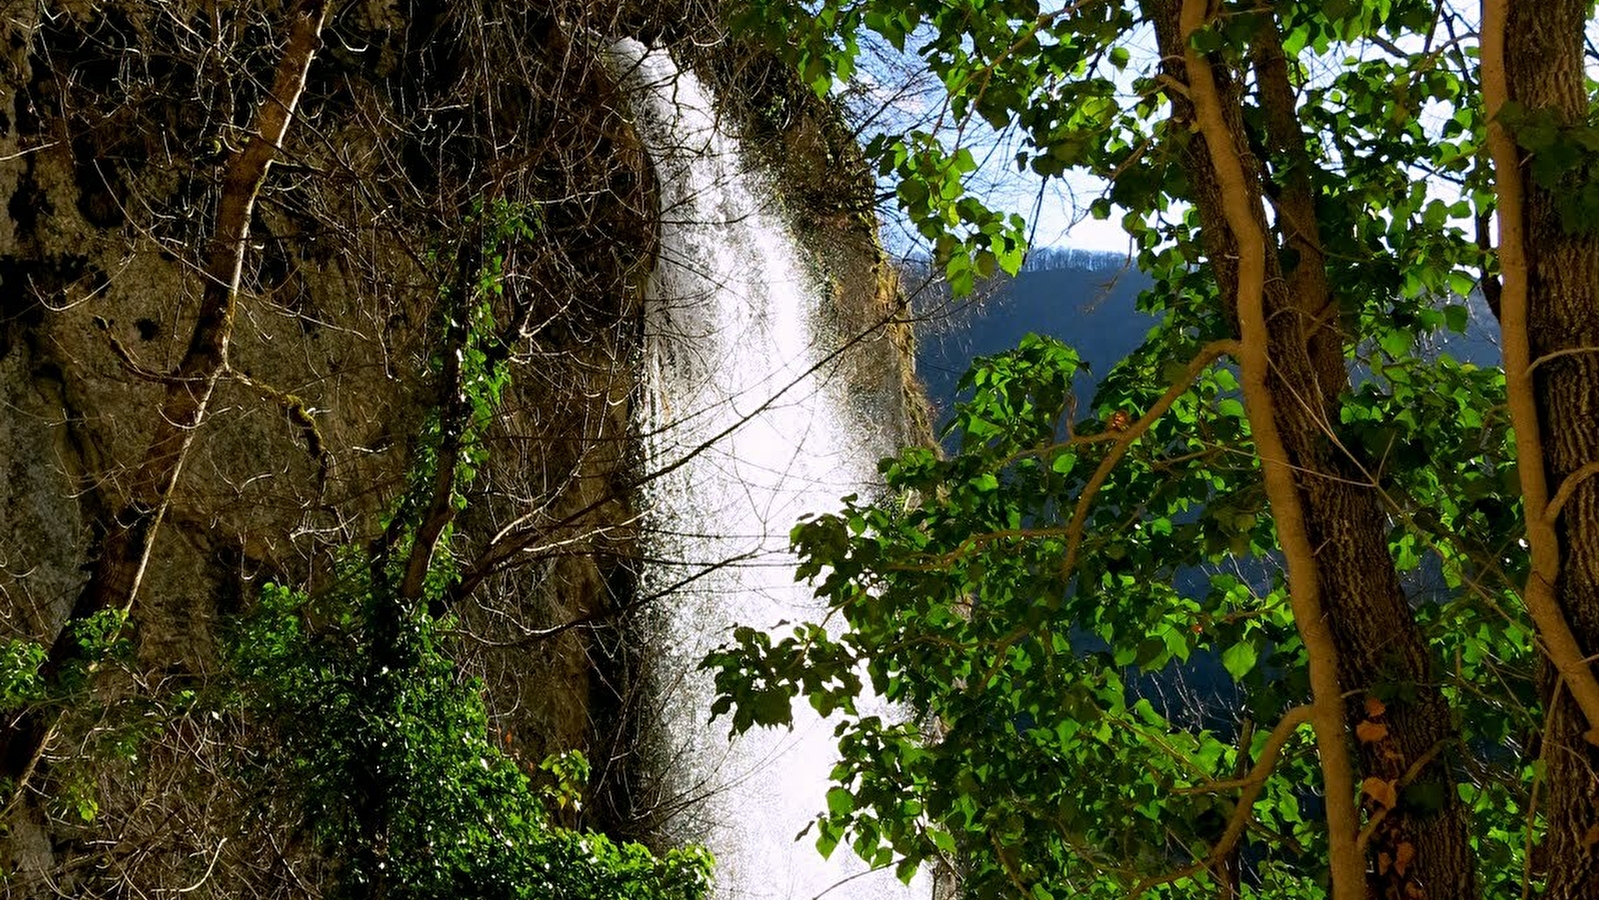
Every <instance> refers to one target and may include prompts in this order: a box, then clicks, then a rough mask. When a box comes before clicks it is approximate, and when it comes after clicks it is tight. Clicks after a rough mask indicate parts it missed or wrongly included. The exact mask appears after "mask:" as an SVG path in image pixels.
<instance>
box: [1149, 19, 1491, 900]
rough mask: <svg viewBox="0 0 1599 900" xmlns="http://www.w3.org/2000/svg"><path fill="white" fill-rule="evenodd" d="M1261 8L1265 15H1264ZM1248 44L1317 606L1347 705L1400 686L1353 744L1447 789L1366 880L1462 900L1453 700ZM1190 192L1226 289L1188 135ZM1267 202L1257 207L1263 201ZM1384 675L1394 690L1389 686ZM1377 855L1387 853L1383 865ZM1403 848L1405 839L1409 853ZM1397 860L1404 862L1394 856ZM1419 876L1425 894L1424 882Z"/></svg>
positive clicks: (1267, 48) (1462, 814)
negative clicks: (1371, 733) (1404, 576)
mask: <svg viewBox="0 0 1599 900" xmlns="http://www.w3.org/2000/svg"><path fill="white" fill-rule="evenodd" d="M1180 5H1181V4H1180V3H1178V2H1175V0H1162V2H1152V3H1150V4H1148V8H1149V10H1150V13H1151V18H1152V19H1153V21H1154V22H1155V25H1156V30H1157V33H1158V35H1159V38H1160V42H1161V49H1162V55H1163V57H1164V59H1165V61H1166V62H1165V74H1166V75H1167V76H1169V77H1170V78H1172V79H1174V80H1175V81H1176V82H1178V83H1186V82H1187V73H1186V71H1185V68H1184V66H1183V64H1182V58H1183V50H1184V48H1183V46H1182V44H1181V42H1180V40H1179V38H1178V30H1177V24H1176V23H1177V8H1178V7H1179V6H1180ZM1263 18H1264V17H1263ZM1263 31H1266V32H1267V33H1266V34H1264V35H1263V39H1262V40H1261V41H1260V42H1259V46H1258V47H1257V48H1256V54H1255V59H1254V67H1255V69H1256V74H1257V81H1258V83H1259V88H1258V89H1259V91H1260V97H1259V102H1260V103H1261V106H1262V109H1263V111H1264V112H1265V114H1266V115H1265V117H1264V121H1265V123H1266V127H1267V129H1268V132H1269V133H1268V134H1267V135H1266V145H1267V147H1269V148H1270V149H1271V150H1272V151H1273V152H1274V153H1276V154H1279V155H1281V157H1282V159H1281V160H1279V162H1281V161H1286V162H1287V166H1286V167H1285V168H1284V171H1285V172H1287V173H1288V174H1286V175H1283V176H1280V177H1281V181H1282V182H1283V183H1281V184H1279V185H1277V187H1278V188H1279V189H1280V199H1279V210H1278V216H1277V224H1276V227H1277V231H1278V232H1279V239H1280V240H1281V242H1282V244H1283V245H1284V246H1287V247H1290V248H1292V249H1294V250H1295V251H1296V252H1297V254H1298V259H1299V263H1298V265H1297V266H1295V267H1294V268H1293V269H1292V270H1291V271H1284V269H1283V266H1282V263H1281V261H1280V258H1279V256H1278V253H1277V251H1278V247H1277V246H1275V243H1276V242H1270V243H1272V244H1274V246H1270V247H1268V248H1267V254H1266V255H1267V272H1266V278H1265V285H1266V286H1265V297H1264V302H1265V307H1266V316H1267V319H1268V321H1269V322H1270V323H1271V328H1270V338H1269V340H1270V356H1271V361H1272V364H1273V371H1272V373H1271V378H1270V381H1269V384H1270V387H1271V390H1272V393H1273V394H1274V395H1275V396H1277V397H1278V398H1280V401H1279V403H1278V405H1277V415H1276V420H1277V425H1278V429H1279V431H1280V432H1281V435H1282V440H1283V443H1284V445H1285V449H1286V451H1287V453H1288V456H1289V461H1290V463H1291V464H1292V465H1293V466H1294V468H1295V470H1296V471H1297V472H1298V473H1299V477H1298V479H1297V481H1298V485H1297V486H1298V489H1299V492H1300V497H1301V504H1302V506H1303V508H1304V511H1305V519H1306V526H1307V530H1308V531H1309V532H1310V539H1311V544H1312V546H1314V547H1315V548H1316V554H1315V558H1316V563H1317V570H1318V572H1319V573H1320V574H1319V582H1320V591H1321V596H1322V607H1323V609H1324V610H1325V612H1326V615H1327V617H1328V622H1329V624H1330V626H1331V629H1332V633H1333V638H1334V642H1335V644H1336V646H1337V652H1338V657H1339V658H1338V666H1339V676H1340V680H1341V684H1342V687H1343V690H1344V693H1345V695H1346V696H1347V697H1348V698H1349V711H1348V719H1349V721H1350V722H1358V721H1360V720H1361V719H1362V718H1364V717H1365V716H1366V715H1367V713H1366V711H1365V709H1364V702H1365V699H1366V698H1367V697H1368V696H1370V695H1372V694H1373V693H1375V692H1378V691H1382V692H1383V693H1384V695H1385V696H1394V695H1400V696H1403V697H1404V698H1405V699H1404V700H1403V701H1400V700H1393V701H1391V702H1390V703H1389V704H1388V705H1387V709H1386V711H1385V724H1387V725H1388V728H1389V737H1388V738H1387V739H1386V740H1384V741H1382V742H1381V743H1380V744H1377V743H1372V744H1363V745H1361V747H1360V764H1361V768H1362V773H1363V775H1364V776H1366V777H1370V776H1377V777H1380V778H1383V779H1385V780H1393V781H1398V780H1400V779H1401V777H1402V776H1403V775H1404V774H1405V773H1406V771H1407V770H1408V769H1409V768H1410V767H1411V766H1412V765H1415V764H1416V763H1417V762H1418V761H1421V760H1423V759H1425V760H1427V762H1425V764H1423V765H1422V766H1421V768H1420V770H1419V773H1418V774H1417V777H1416V778H1415V781H1414V782H1413V783H1427V782H1437V783H1439V784H1440V785H1441V786H1442V787H1443V788H1444V789H1443V790H1441V791H1432V792H1428V793H1430V794H1432V795H1434V796H1442V797H1444V798H1445V805H1444V806H1443V808H1441V809H1423V808H1419V807H1415V806H1411V805H1408V804H1406V803H1405V802H1404V801H1403V800H1401V802H1400V804H1399V806H1398V807H1397V808H1395V809H1392V810H1390V811H1388V812H1387V813H1386V814H1385V816H1384V818H1383V821H1382V823H1381V824H1380V826H1379V827H1378V828H1376V829H1375V830H1374V831H1373V833H1372V835H1371V837H1370V839H1369V841H1368V843H1367V845H1366V851H1367V855H1368V859H1369V860H1370V861H1371V863H1370V877H1369V881H1368V892H1369V893H1370V894H1371V895H1372V896H1375V897H1384V898H1386V897H1390V896H1392V897H1398V898H1414V897H1429V898H1435V900H1446V898H1447V900H1457V898H1473V897H1477V896H1479V893H1480V889H1479V886H1478V880H1477V877H1476V862H1475V857H1474V855H1473V854H1472V851H1471V847H1470V843H1469V840H1468V828H1467V815H1466V810H1465V809H1464V808H1463V806H1462V805H1461V804H1460V802H1459V800H1458V799H1457V796H1458V795H1457V793H1456V791H1455V790H1454V784H1453V779H1452V777H1451V776H1450V775H1449V771H1448V767H1447V763H1446V758H1445V757H1446V754H1445V752H1443V749H1442V748H1450V747H1451V746H1452V745H1453V744H1454V741H1453V738H1454V737H1455V735H1456V731H1455V729H1454V727H1453V724H1452V723H1451V721H1450V715H1449V709H1448V706H1447V704H1446V702H1445V700H1444V698H1443V696H1442V694H1441V692H1440V691H1439V688H1438V685H1437V683H1436V681H1435V680H1434V678H1433V674H1432V666H1431V657H1430V653H1429V651H1428V648H1427V645H1426V642H1425V640H1424V638H1423V636H1422V634H1421V631H1420V629H1419V627H1418V626H1417V624H1416V621H1415V618H1414V616H1413V615H1412V613H1411V610H1410V605H1409V602H1408V600H1407V599H1406V597H1405V595H1404V591H1403V590H1402V589H1401V586H1400V583H1399V577H1398V574H1397V572H1396V570H1395V568H1394V566H1393V565H1392V564H1391V562H1389V560H1390V559H1391V557H1390V554H1389V551H1388V539H1387V517H1386V515H1385V514H1384V511H1383V509H1382V506H1381V503H1380V498H1379V496H1378V493H1377V491H1376V489H1375V486H1367V485H1370V482H1371V479H1372V476H1371V475H1370V474H1369V473H1371V472H1373V471H1375V467H1373V466H1370V465H1367V464H1366V461H1364V460H1361V459H1359V458H1357V457H1355V456H1352V455H1351V447H1352V443H1351V442H1338V441H1334V440H1331V439H1330V434H1329V429H1331V428H1332V427H1333V423H1336V422H1337V421H1338V417H1337V414H1336V408H1335V405H1334V404H1335V402H1336V399H1337V397H1338V396H1339V394H1340V393H1342V392H1343V391H1345V390H1347V389H1348V386H1349V381H1348V375H1347V373H1346V371H1345V368H1344V355H1343V344H1344V341H1345V336H1344V335H1343V334H1342V333H1341V332H1340V331H1339V329H1338V316H1337V305H1336V301H1335V300H1334V298H1333V297H1332V295H1331V292H1330V290H1329V288H1328V285H1327V281H1326V277H1325V273H1324V271H1323V270H1322V267H1321V258H1322V257H1321V253H1320V249H1319V244H1320V241H1319V237H1318V236H1317V235H1316V233H1315V230H1314V229H1315V222H1316V217H1315V215H1314V200H1315V198H1314V194H1313V193H1312V191H1313V188H1312V186H1311V184H1310V182H1309V179H1308V178H1306V177H1304V173H1306V172H1308V171H1309V169H1308V168H1307V167H1306V166H1305V164H1304V161H1303V160H1302V159H1301V160H1300V161H1299V162H1300V164H1299V165H1295V164H1294V157H1295V156H1300V157H1302V155H1303V153H1304V138H1303V135H1302V133H1301V132H1300V130H1299V124H1298V119H1297V115H1296V114H1295V112H1294V106H1293V101H1292V93H1291V89H1290V86H1289V84H1288V82H1287V70H1286V66H1284V65H1283V62H1282V59H1281V50H1280V46H1279V45H1278V41H1277V39H1276V25H1275V22H1274V21H1271V20H1270V19H1267V23H1266V24H1265V25H1264V26H1263ZM1215 69H1216V73H1217V76H1218V87H1219V90H1220V91H1221V93H1222V94H1223V97H1224V99H1226V100H1227V102H1224V104H1223V107H1224V109H1223V112H1224V114H1225V116H1226V117H1227V124H1228V127H1229V129H1230V130H1231V131H1232V134H1233V138H1234V140H1233V143H1234V145H1235V147H1236V149H1237V151H1238V152H1239V153H1240V154H1242V155H1244V157H1245V160H1246V165H1245V170H1246V174H1247V175H1248V179H1249V185H1248V191H1249V194H1250V198H1249V199H1250V202H1251V203H1252V204H1253V205H1255V206H1256V207H1260V208H1262V209H1263V200H1264V184H1263V183H1262V181H1261V176H1260V173H1262V172H1263V171H1267V169H1266V167H1264V166H1263V165H1262V161H1260V160H1258V159H1255V158H1253V157H1252V155H1251V154H1250V151H1249V149H1248V148H1249V141H1248V140H1247V137H1246V134H1245V130H1244V125H1243V111H1242V105H1241V86H1240V84H1239V83H1238V80H1237V79H1236V78H1233V77H1227V73H1226V70H1225V68H1224V67H1221V66H1216V67H1215ZM1172 104H1173V118H1174V120H1175V121H1174V123H1173V129H1174V130H1186V128H1187V127H1188V123H1190V122H1191V121H1192V117H1193V109H1192V104H1190V103H1189V101H1188V100H1187V98H1186V97H1184V96H1183V94H1182V93H1181V92H1177V91H1173V92H1172ZM1183 166H1184V168H1185V170H1186V171H1187V173H1188V181H1189V183H1190V184H1191V185H1193V190H1194V193H1193V196H1192V198H1191V199H1192V200H1193V202H1194V204H1195V206H1196V208H1197V209H1198V211H1199V214H1200V219H1201V227H1202V231H1203V239H1204V242H1205V250H1206V255H1207V256H1208V257H1209V260H1210V264H1211V267H1212V270H1213V272H1214V273H1215V277H1216V280H1217V283H1218V286H1219V288H1220V291H1221V294H1222V296H1224V297H1228V298H1231V297H1232V296H1234V295H1235V293H1236V290H1235V287H1236V284H1237V281H1238V265H1237V260H1238V258H1239V252H1238V243H1237V237H1236V235H1235V234H1234V233H1233V231H1232V230H1231V229H1230V228H1229V226H1228V223H1227V220H1226V218H1225V216H1224V214H1223V211H1222V208H1223V200H1224V198H1223V197H1222V196H1221V195H1220V192H1219V190H1218V188H1217V187H1216V181H1215V178H1214V177H1213V176H1212V174H1211V173H1212V169H1213V162H1212V158H1211V154H1210V151H1209V150H1208V149H1207V147H1206V145H1205V141H1204V139H1203V138H1201V137H1198V136H1195V137H1194V138H1193V139H1192V140H1191V141H1190V143H1189V144H1188V147H1187V150H1186V152H1185V153H1184V156H1183ZM1262 215H1263V213H1262ZM1384 689H1391V690H1384ZM1401 844H1409V845H1410V847H1411V849H1412V850H1414V856H1413V861H1412V862H1411V863H1410V864H1409V865H1407V866H1399V867H1395V866H1393V865H1392V864H1391V861H1392V860H1394V859H1396V858H1398V856H1399V850H1398V848H1399V846H1400V845H1401ZM1385 854H1386V856H1387V860H1388V861H1389V862H1390V864H1388V865H1384V864H1383V856H1384V855H1385ZM1406 855H1407V856H1409V855H1410V854H1409V853H1408V852H1407V853H1406ZM1401 869H1402V871H1401ZM1418 891H1419V893H1418Z"/></svg>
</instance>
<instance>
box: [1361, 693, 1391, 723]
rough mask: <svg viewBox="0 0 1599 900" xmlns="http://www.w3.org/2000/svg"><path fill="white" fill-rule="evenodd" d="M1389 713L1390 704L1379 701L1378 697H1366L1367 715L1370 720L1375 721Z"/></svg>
mask: <svg viewBox="0 0 1599 900" xmlns="http://www.w3.org/2000/svg"><path fill="white" fill-rule="evenodd" d="M1387 711H1388V704H1386V703H1384V702H1382V701H1381V700H1378V699H1377V698H1376V697H1373V696H1371V695H1370V694H1368V695H1366V715H1367V716H1369V717H1370V718H1373V719H1375V718H1377V717H1378V716H1380V715H1382V714H1383V713H1385V712H1387Z"/></svg>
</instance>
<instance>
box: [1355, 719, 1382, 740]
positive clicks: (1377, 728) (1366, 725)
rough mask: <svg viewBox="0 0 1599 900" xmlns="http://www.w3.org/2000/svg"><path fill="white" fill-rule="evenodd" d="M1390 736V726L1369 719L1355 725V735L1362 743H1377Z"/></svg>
mask: <svg viewBox="0 0 1599 900" xmlns="http://www.w3.org/2000/svg"><path fill="white" fill-rule="evenodd" d="M1387 736H1388V726H1387V725H1384V724H1382V723H1381V722H1373V721H1371V720H1370V719H1367V720H1366V721H1364V722H1361V723H1360V724H1359V725H1356V726H1355V737H1356V738H1357V739H1358V740H1359V741H1360V742H1361V743H1362V744H1375V743H1377V742H1378V741H1380V740H1382V739H1383V738H1385V737H1387Z"/></svg>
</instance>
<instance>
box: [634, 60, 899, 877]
mask: <svg viewBox="0 0 1599 900" xmlns="http://www.w3.org/2000/svg"><path fill="white" fill-rule="evenodd" d="M610 54H611V64H612V65H613V66H614V67H615V69H616V70H617V71H618V74H619V75H620V76H621V80H622V83H623V84H624V86H625V87H626V89H627V90H628V93H629V99H630V105H631V106H632V108H633V111H634V114H635V117H636V119H637V128H638V133H639V135H640V137H641V139H642V140H643V142H644V144H645V147H646V149H647V151H648V152H649V154H650V157H651V159H652V160H653V162H654V164H655V170H656V174H657V180H658V181H659V210H660V251H659V252H660V256H659V259H658V261H657V264H656V267H655V271H654V274H653V276H652V279H651V282H650V285H649V288H648V293H647V297H646V302H645V313H644V322H645V348H646V349H645V357H646V358H645V381H646V384H647V391H648V402H647V403H646V407H647V409H646V410H645V411H643V412H642V413H641V415H640V422H639V425H640V428H641V430H642V431H643V433H644V434H645V436H646V441H647V453H648V457H649V462H648V465H649V466H650V468H651V469H652V470H661V469H664V468H669V467H672V466H674V465H676V464H678V463H679V462H681V463H682V464H681V465H678V466H677V467H676V468H672V469H671V471H669V472H668V473H667V474H666V475H664V476H663V477H660V478H657V479H655V480H653V481H651V482H650V484H649V486H648V488H647V489H646V492H645V502H646V503H647V505H648V507H649V510H648V513H647V514H648V515H649V517H650V519H649V521H650V525H651V528H650V529H649V531H650V537H649V538H648V543H647V545H646V548H647V549H646V553H647V555H648V556H649V557H651V558H652V559H653V560H669V562H664V561H656V562H652V563H651V564H650V567H649V569H648V571H646V572H645V573H644V574H643V580H644V583H645V591H646V593H649V592H651V591H652V590H660V589H662V588H664V587H666V586H671V585H678V584H680V583H683V582H688V584H687V585H686V586H684V587H682V588H680V589H678V590H675V591H673V592H672V594H671V595H670V596H668V597H666V598H665V599H664V600H661V601H657V602H660V603H664V604H667V606H666V607H664V615H663V616H662V618H663V619H664V622H665V624H664V626H663V628H664V631H665V634H664V635H663V636H662V644H663V649H664V651H665V655H666V659H665V663H664V665H663V670H664V671H666V672H667V673H669V674H668V677H666V678H663V679H662V681H663V686H662V693H663V697H664V698H665V704H666V710H665V712H664V718H665V720H666V722H665V729H664V730H665V731H666V732H667V733H668V738H669V740H670V741H672V742H673V744H674V747H673V748H672V751H671V753H669V754H668V755H669V756H671V757H673V758H676V759H678V760H681V761H682V765H681V766H679V767H678V768H677V769H676V771H673V772H670V773H668V778H669V785H670V787H671V788H672V789H673V790H674V791H676V792H678V793H679V794H681V795H690V796H691V799H692V802H690V803H687V804H685V806H684V807H683V811H682V812H681V813H680V814H679V815H678V818H677V819H675V820H674V821H673V822H672V823H671V826H670V827H671V829H672V830H673V831H674V832H675V833H677V834H680V835H682V836H684V837H686V838H688V839H691V840H695V841H698V842H700V843H703V844H704V845H705V846H707V847H708V848H709V849H710V850H711V851H712V852H713V853H714V854H715V855H716V859H717V884H718V895H719V896H720V897H721V898H722V900H745V898H750V900H811V898H814V897H818V896H821V895H824V894H825V895H826V897H827V898H828V900H879V898H894V897H907V898H908V897H927V896H929V893H930V891H929V889H928V888H927V887H926V885H925V884H923V883H920V882H918V883H916V884H914V886H913V887H912V888H907V887H905V886H903V885H901V884H900V883H899V882H898V881H897V880H896V879H895V878H894V877H893V874H892V872H891V871H889V870H884V871H876V872H870V873H867V872H866V867H865V865H864V864H863V863H861V861H860V860H859V859H856V858H855V857H854V856H853V855H852V854H850V852H849V851H848V849H847V848H840V849H839V850H838V851H836V852H835V853H834V854H833V857H832V859H831V860H825V861H824V860H823V859H821V857H820V856H819V855H818V854H817V853H816V850H815V847H814V844H813V842H814V839H815V837H814V831H813V832H812V834H811V835H809V836H807V837H806V838H805V839H802V840H800V841H798V842H796V841H795V836H796V835H797V834H798V833H799V832H800V830H801V829H802V828H804V827H805V826H806V825H807V824H809V823H810V821H811V820H812V819H813V818H814V816H815V814H816V812H817V811H818V810H820V809H821V808H822V807H823V804H824V793H825V791H826V788H827V786H828V784H829V782H828V774H829V771H830V769H831V768H832V765H833V764H834V762H835V761H836V759H837V755H836V754H837V751H836V748H835V746H834V744H833V739H832V729H831V726H829V725H828V724H827V723H825V722H824V721H822V720H821V719H820V718H819V717H817V716H816V715H815V713H814V712H813V711H812V710H811V709H810V707H809V706H808V705H806V704H804V703H801V704H799V705H798V706H796V709H795V719H796V721H795V727H794V730H793V731H791V732H787V731H771V730H758V731H756V732H751V733H749V734H747V735H745V736H743V737H741V738H739V739H737V740H735V741H733V742H731V743H729V741H728V740H727V737H726V733H727V724H726V720H721V721H719V722H717V723H716V724H715V725H714V726H707V724H706V720H707V718H708V716H709V709H710V702H711V699H712V697H713V691H712V686H711V683H710V678H709V677H708V674H707V673H704V672H699V671H696V669H695V666H696V664H697V663H698V661H699V660H700V659H701V658H702V657H703V656H704V655H705V653H706V652H708V651H709V650H711V649H714V648H715V647H716V646H717V645H719V644H720V643H722V642H724V641H725V640H727V639H728V636H729V634H730V629H731V627H732V625H733V624H734V623H739V624H745V625H753V626H756V627H765V628H772V629H776V628H778V627H779V624H780V623H781V622H783V621H784V620H788V621H798V620H803V619H815V618H817V617H818V615H819V613H820V610H819V609H818V606H817V603H816V601H815V599H814V597H813V596H812V595H811V593H810V591H809V590H808V589H807V588H806V587H805V586H804V585H796V584H795V583H794V576H793V572H794V563H795V560H794V557H793V556H792V554H790V553H789V552H788V549H787V545H788V532H789V530H790V528H792V527H793V525H794V523H795V521H796V519H797V518H798V517H799V516H800V515H801V514H802V513H807V512H809V513H816V512H822V511H825V510H829V509H835V508H837V506H838V502H839V498H840V497H842V496H844V495H846V494H849V493H852V492H857V491H862V490H863V489H864V488H865V487H866V486H867V485H868V484H869V483H870V480H871V478H872V476H873V474H874V463H875V460H876V459H877V457H878V456H880V455H882V451H884V450H886V449H888V448H885V447H881V446H878V444H880V443H881V439H878V440H877V441H874V440H873V438H872V435H871V431H870V429H869V427H868V426H866V425H865V424H864V422H863V421H862V418H861V416H860V415H859V414H858V413H856V412H852V410H851V408H850V404H849V402H848V400H847V398H846V397H845V396H844V391H843V389H842V388H841V386H839V385H837V384H833V383H829V381H828V379H827V377H826V373H827V367H825V366H822V367H819V368H818V363H819V361H821V359H822V356H823V353H824V345H825V344H826V343H827V340H826V337H825V336H824V333H825V329H824V328H823V327H821V326H820V324H819V320H820V319H821V310H820V309H819V307H820V305H821V302H822V297H823V295H822V294H821V292H819V291H818V290H817V288H816V285H815V284H814V283H813V281H812V279H811V278H809V277H808V275H807V273H806V270H805V267H804V266H803V265H802V263H801V261H800V258H799V255H798V253H797V251H796V245H795V241H794V239H793V237H792V236H791V235H790V233H789V231H788V229H787V228H786V227H785V226H784V224H783V220H782V217H781V215H779V214H778V212H777V211H776V210H775V209H774V208H773V207H772V198H773V196H774V191H773V190H772V189H771V183H770V181H769V180H768V179H766V178H765V177H763V176H762V175H761V174H760V173H759V172H758V171H756V170H754V169H752V168H751V167H749V166H748V165H746V162H745V160H744V158H743V156H742V154H741V153H740V151H739V147H738V144H737V142H736V140H734V138H733V137H731V136H730V135H729V134H728V133H727V132H726V131H724V130H723V128H722V126H721V123H720V121H719V120H718V117H717V114H716V112H715V110H714V108H713V106H712V103H711V101H710V99H709V98H708V96H707V93H706V91H705V89H704V88H703V87H702V86H701V84H700V83H699V81H698V80H697V79H696V78H695V77H694V75H693V74H692V73H690V72H686V71H679V70H678V69H677V67H676V66H675V65H674V63H673V61H672V59H671V58H670V56H668V55H667V54H666V53H665V52H664V51H659V50H655V51H647V50H646V49H645V48H644V47H643V45H641V44H639V43H637V42H636V41H622V42H620V43H618V44H616V45H614V46H613V47H612V48H611V51H610ZM813 369H814V371H813ZM685 460H686V461H685Z"/></svg>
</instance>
